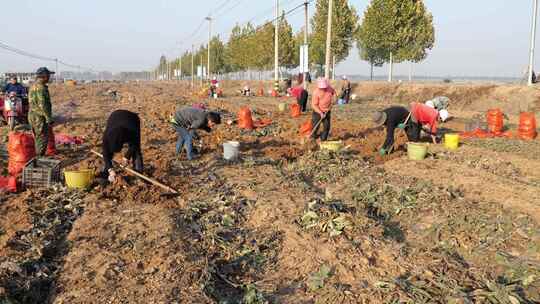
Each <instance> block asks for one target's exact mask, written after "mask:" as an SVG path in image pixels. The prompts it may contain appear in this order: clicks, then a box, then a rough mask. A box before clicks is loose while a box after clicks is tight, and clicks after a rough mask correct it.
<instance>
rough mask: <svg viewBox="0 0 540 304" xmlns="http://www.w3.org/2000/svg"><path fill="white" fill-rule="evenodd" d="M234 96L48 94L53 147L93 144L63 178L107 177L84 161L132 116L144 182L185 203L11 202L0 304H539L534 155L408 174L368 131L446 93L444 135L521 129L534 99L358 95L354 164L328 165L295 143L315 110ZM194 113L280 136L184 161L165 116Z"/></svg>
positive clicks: (157, 88) (336, 117)
mask: <svg viewBox="0 0 540 304" xmlns="http://www.w3.org/2000/svg"><path fill="white" fill-rule="evenodd" d="M251 85H252V87H253V88H258V87H259V86H262V85H266V86H268V84H262V83H259V82H253V83H252V84H251ZM240 86H241V83H239V82H225V84H224V91H225V92H224V97H223V98H220V99H211V100H210V99H205V98H201V97H200V96H198V94H196V93H194V92H193V90H191V88H190V87H189V84H188V83H178V82H140V83H136V82H131V83H98V84H87V85H77V86H56V85H52V86H51V96H52V101H53V113H54V114H55V115H57V116H58V118H59V119H58V121H60V122H61V124H60V125H59V126H57V127H56V128H55V132H57V133H65V134H69V135H74V136H80V137H82V138H83V139H84V144H82V145H79V146H58V156H57V157H58V158H60V159H62V160H63V161H64V164H65V166H66V168H93V169H94V168H95V169H96V170H99V169H100V168H101V166H102V161H101V159H99V158H98V157H97V156H95V155H93V154H92V153H90V150H91V149H95V150H97V151H99V150H100V144H101V136H102V133H103V129H104V126H105V122H106V118H107V117H108V115H109V114H110V113H111V112H112V111H114V110H116V109H127V110H130V111H134V112H137V113H139V116H140V117H141V121H142V141H143V144H142V148H143V156H144V164H145V168H144V174H145V175H147V176H150V177H152V178H154V179H156V180H158V181H160V182H162V183H164V184H166V185H168V186H170V187H172V188H173V189H177V190H178V191H179V193H180V195H178V196H173V195H170V194H167V193H165V192H163V191H162V190H161V189H160V188H157V187H156V186H154V185H151V184H148V183H146V182H143V181H141V180H140V179H137V178H135V177H133V176H130V175H128V174H126V173H125V172H121V171H120V172H121V178H120V179H119V180H118V181H117V182H116V183H114V184H111V185H105V186H103V185H99V184H96V185H94V187H92V188H91V189H90V190H88V191H76V190H69V189H67V188H64V187H62V186H58V187H56V188H53V189H48V190H36V189H30V190H26V191H24V192H20V193H17V194H5V193H2V194H1V197H0V303H2V304H3V303H512V304H513V303H538V302H540V141H539V140H538V139H536V140H534V141H522V140H518V139H506V138H505V139H501V138H497V139H468V140H464V141H463V142H462V145H461V147H460V148H459V149H458V150H457V151H448V150H446V149H445V148H444V147H443V146H442V145H436V146H434V145H431V146H430V148H429V151H430V152H429V155H428V157H427V159H426V160H424V161H420V162H413V161H410V160H409V159H408V158H407V153H406V151H405V149H404V148H403V147H402V148H401V149H398V151H396V152H395V153H393V154H392V155H390V156H388V157H384V158H383V157H380V156H379V155H378V149H379V146H380V145H381V144H382V143H383V141H384V137H385V131H384V130H383V129H381V128H372V125H371V114H372V113H373V112H374V111H376V110H382V109H384V108H385V107H387V106H390V105H395V104H401V105H407V104H408V103H409V102H413V101H421V102H423V101H425V100H428V99H430V98H432V97H434V96H438V95H445V96H448V97H450V98H451V99H452V103H451V105H450V112H451V114H452V116H453V119H452V120H450V121H449V122H447V123H445V124H443V125H442V128H443V129H444V130H446V131H447V132H461V131H465V130H466V129H467V128H468V126H469V125H471V124H474V123H482V122H483V121H484V120H485V113H486V111H487V110H488V109H490V108H493V107H498V108H500V109H501V110H503V111H504V112H505V113H506V114H507V115H508V118H509V120H508V121H507V122H506V125H507V126H508V127H509V128H510V130H513V131H515V130H516V129H517V122H518V114H519V112H520V111H533V112H538V110H539V108H538V107H539V106H540V91H539V90H538V89H536V88H526V87H522V86H512V85H491V84H460V85H452V84H429V83H426V84H390V85H389V84H385V83H369V82H362V83H358V84H354V88H353V90H354V93H355V94H356V95H357V96H358V97H357V98H356V100H354V101H353V103H352V104H349V105H344V106H336V107H335V110H334V111H333V113H332V115H333V124H332V132H331V138H332V139H335V140H343V141H344V144H345V146H347V149H345V150H344V151H342V152H339V153H330V152H327V151H321V150H320V149H319V148H318V147H317V146H316V145H315V144H311V143H306V142H305V141H304V140H302V138H301V137H300V134H299V129H300V125H301V124H302V123H303V122H305V121H306V120H308V119H310V118H311V113H309V114H303V115H302V116H301V117H300V118H292V117H291V116H290V114H289V111H288V110H287V111H285V112H279V111H278V103H280V102H288V103H293V100H292V99H291V98H272V97H250V98H248V97H241V96H238V94H237V93H236V92H235V90H236V89H238V88H240ZM111 89H112V90H117V91H118V92H119V96H120V97H119V98H118V99H116V100H115V99H113V98H112V97H111V96H110V94H108V93H107V92H108V91H109V90H111ZM266 89H267V88H266ZM199 102H203V103H205V104H206V105H207V106H208V108H209V109H210V110H216V111H219V112H221V113H222V117H223V121H224V122H227V121H228V120H232V121H234V120H235V119H236V113H237V112H238V111H239V109H240V108H241V107H242V106H249V107H250V108H251V110H252V113H253V117H254V119H258V118H261V119H271V120H272V124H270V125H268V126H266V127H263V128H257V129H255V130H253V131H247V130H241V129H239V128H238V126H237V125H236V124H234V123H233V124H231V125H228V124H227V123H224V124H222V125H220V126H218V127H217V128H216V129H215V130H214V131H213V132H211V133H204V132H201V133H200V134H201V135H202V141H203V146H202V151H201V152H202V156H201V157H200V158H198V159H197V160H194V161H191V162H190V161H187V160H186V159H185V154H182V155H180V156H176V155H175V153H174V150H175V143H176V134H175V132H174V130H173V129H172V128H171V127H170V126H169V123H168V119H169V115H170V114H172V113H173V112H174V110H175V109H176V108H178V107H181V106H191V105H192V104H194V103H199ZM0 134H1V135H2V139H1V141H0V142H2V144H0V158H1V160H0V169H1V170H2V171H5V170H4V168H6V164H7V158H6V156H5V155H4V154H3V153H2V152H1V150H2V148H4V149H5V147H4V141H5V140H4V138H5V136H6V134H7V129H6V127H2V128H1V129H0ZM228 140H236V141H239V142H240V143H241V159H240V160H239V161H237V162H227V161H225V160H223V157H222V144H223V143H224V142H225V141H228ZM405 142H406V139H405V138H400V139H399V143H401V144H405ZM3 173H5V172H3Z"/></svg>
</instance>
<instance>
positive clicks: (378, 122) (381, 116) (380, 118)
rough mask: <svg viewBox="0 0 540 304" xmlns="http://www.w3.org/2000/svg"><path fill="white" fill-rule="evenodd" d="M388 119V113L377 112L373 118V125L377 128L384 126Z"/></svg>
mask: <svg viewBox="0 0 540 304" xmlns="http://www.w3.org/2000/svg"><path fill="white" fill-rule="evenodd" d="M386 118H387V115H386V113H385V112H382V111H379V112H375V113H374V114H373V116H372V117H371V119H372V121H373V123H374V124H375V126H377V127H380V126H382V125H384V123H385V122H386Z"/></svg>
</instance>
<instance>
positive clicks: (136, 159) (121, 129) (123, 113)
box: [101, 110, 143, 182]
mask: <svg viewBox="0 0 540 304" xmlns="http://www.w3.org/2000/svg"><path fill="white" fill-rule="evenodd" d="M124 144H127V146H128V149H127V151H126V153H125V155H124V162H126V164H127V162H128V161H129V160H131V161H132V163H133V168H134V169H135V171H137V172H139V173H142V171H143V157H142V151H141V120H140V118H139V115H138V114H137V113H133V112H130V111H127V110H116V111H114V112H112V113H111V115H110V116H109V118H108V119H107V126H106V127H105V132H104V133H103V142H102V145H101V148H102V151H103V152H102V153H103V161H104V162H105V165H104V166H103V171H102V174H101V175H102V177H106V178H108V179H109V181H110V182H114V180H115V178H116V172H115V171H114V170H113V161H112V160H113V157H114V154H115V153H118V152H120V151H122V148H123V147H124Z"/></svg>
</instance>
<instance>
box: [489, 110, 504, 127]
mask: <svg viewBox="0 0 540 304" xmlns="http://www.w3.org/2000/svg"><path fill="white" fill-rule="evenodd" d="M487 123H488V130H489V132H491V133H502V130H503V127H504V114H503V112H502V111H501V110H500V109H491V110H489V111H488V112H487Z"/></svg>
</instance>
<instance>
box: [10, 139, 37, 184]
mask: <svg viewBox="0 0 540 304" xmlns="http://www.w3.org/2000/svg"><path fill="white" fill-rule="evenodd" d="M8 155H9V163H8V172H9V174H10V175H12V176H16V175H18V174H19V173H21V172H22V170H23V169H24V165H25V164H26V163H27V162H28V161H30V160H31V159H32V158H34V157H35V156H36V147H35V143H34V137H33V136H32V135H30V134H27V133H22V132H10V133H9V141H8Z"/></svg>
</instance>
